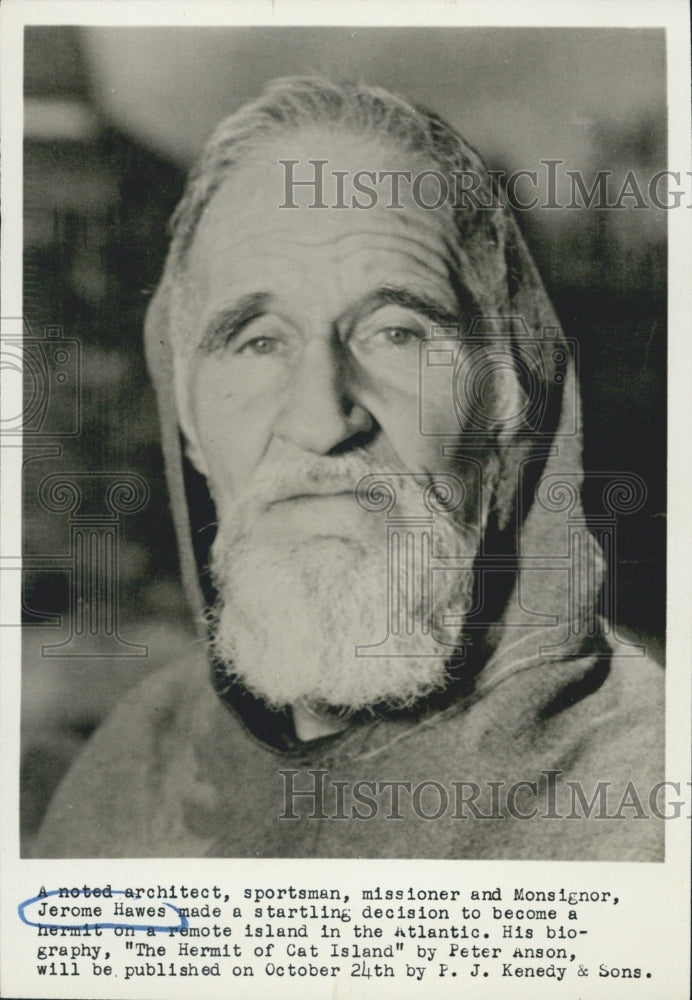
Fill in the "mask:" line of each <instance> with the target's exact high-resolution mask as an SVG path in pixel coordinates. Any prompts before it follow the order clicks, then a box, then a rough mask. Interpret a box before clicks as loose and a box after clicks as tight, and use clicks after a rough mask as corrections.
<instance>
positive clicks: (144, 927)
mask: <svg viewBox="0 0 692 1000" xmlns="http://www.w3.org/2000/svg"><path fill="white" fill-rule="evenodd" d="M111 893H112V894H113V895H114V896H125V895H127V894H126V891H125V889H111ZM59 895H60V890H59V889H51V891H50V892H42V893H41V894H40V895H39V896H32V897H31V899H25V900H24V902H23V903H20V904H19V906H18V907H17V912H18V913H19V919H20V920H22V921H23V922H24V923H25V924H28V925H29V927H53V928H56V929H58V930H70V929H72V928H76V927H84V926H85V923H86V922H85V921H84V920H82V919H79V920H77V922H76V923H69V924H46V923H43V921H34V920H29V919H28V917H27V916H26V914H25V912H24V911H25V910H26V908H27V907H28V906H31V905H32V904H33V903H42V902H43V901H44V900H46V899H48V897H49V896H59ZM79 895H82V890H81V889H80V891H79ZM63 898H64V897H63ZM75 898H76V896H75V894H73V893H70V899H75ZM90 898H92V897H90ZM93 898H96V899H98V900H99V903H98V905H101V900H102V899H108V898H110V897H108V896H106V897H103V896H97V897H93ZM128 899H129V900H130V901H131V902H132V904H133V905H136V899H135V898H133V897H132V896H129V897H128ZM65 905H68V904H67V903H66V904H65ZM157 905H158V906H167V907H168V909H170V910H173V912H174V913H175V915H176V917H177V918H178V920H179V921H180V923H178V924H177V926H171V925H170V924H165V925H163V924H151V923H147V924H131V923H129V922H128V921H124V922H120V923H102V922H101V921H100V920H96V921H89V922H88V923H87V926H89V924H90V925H91V926H92V927H98V928H101V929H108V928H112V929H115V928H124V927H126V928H129V930H132V931H148V930H153V931H156V932H157V933H158V932H164V933H166V934H170V933H172V932H173V931H181V930H186V929H187V928H188V927H189V923H188V919H187V917H186V916H185V915H184V914H183V913H181V912H180V910H179V909H178V907H177V906H173V904H172V903H166V902H165V901H164V900H157Z"/></svg>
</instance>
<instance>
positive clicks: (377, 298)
mask: <svg viewBox="0 0 692 1000" xmlns="http://www.w3.org/2000/svg"><path fill="white" fill-rule="evenodd" d="M388 305H393V306H400V307H401V308H402V309H409V310H411V311H412V312H417V313H420V315H421V316H425V317H426V319H429V320H430V322H431V323H434V324H435V325H436V326H452V327H455V328H456V327H458V326H459V320H460V315H459V312H458V311H456V310H452V309H450V308H449V307H448V306H446V305H444V304H442V303H441V302H439V301H438V300H437V299H434V298H431V297H430V296H427V295H423V294H421V293H419V292H413V291H412V290H411V289H410V288H403V287H400V286H398V285H382V286H381V287H380V288H376V289H375V290H374V291H372V292H369V293H368V294H367V295H366V296H365V297H364V298H362V299H361V300H360V301H359V302H358V303H356V305H355V306H354V307H352V308H351V309H348V310H347V311H346V313H344V314H343V315H342V317H341V319H340V324H339V325H340V326H343V328H344V329H345V331H346V333H347V335H348V333H350V332H351V331H352V330H353V329H354V328H355V327H356V326H357V325H358V323H359V322H360V321H361V320H363V319H364V318H365V317H366V316H369V315H370V314H371V313H373V312H375V311H376V310H377V309H381V308H382V306H388Z"/></svg>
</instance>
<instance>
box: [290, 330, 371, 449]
mask: <svg viewBox="0 0 692 1000" xmlns="http://www.w3.org/2000/svg"><path fill="white" fill-rule="evenodd" d="M373 426H374V420H373V418H372V416H371V415H370V413H369V412H368V410H367V409H366V408H365V407H364V406H363V405H362V404H361V403H360V402H359V401H358V399H357V398H356V391H355V386H354V377H353V372H352V365H351V363H350V359H349V358H348V356H347V351H346V349H345V348H344V346H343V344H342V343H341V342H340V341H339V339H338V338H337V337H336V336H334V337H333V338H320V339H315V340H311V341H309V342H308V343H307V344H306V345H305V348H304V350H303V353H302V356H301V358H300V361H299V362H298V363H297V365H296V367H295V369H294V371H293V373H292V375H291V381H290V384H289V386H288V388H287V398H286V403H285V405H284V406H283V407H282V408H281V410H280V413H279V416H278V418H277V424H276V427H275V433H276V435H277V436H278V437H281V438H284V439H285V440H286V441H290V442H291V443H292V444H295V445H297V446H298V447H299V448H302V449H303V450H304V451H312V452H316V453H318V454H321V455H327V454H329V452H330V451H334V450H338V449H340V448H343V447H346V446H348V444H349V442H351V440H352V439H354V440H353V445H354V446H355V443H356V440H358V439H359V438H360V436H362V435H363V434H368V433H370V432H371V431H372V429H373Z"/></svg>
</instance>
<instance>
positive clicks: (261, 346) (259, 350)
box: [236, 337, 280, 355]
mask: <svg viewBox="0 0 692 1000" xmlns="http://www.w3.org/2000/svg"><path fill="white" fill-rule="evenodd" d="M279 346H280V343H279V341H278V340H277V339H276V338H275V337H253V338H252V340H246V341H245V343H244V344H241V345H240V347H239V348H238V350H237V351H236V354H260V355H262V354H274V353H275V352H276V351H277V350H278V349H279Z"/></svg>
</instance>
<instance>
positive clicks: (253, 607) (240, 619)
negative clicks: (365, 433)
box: [210, 453, 477, 714]
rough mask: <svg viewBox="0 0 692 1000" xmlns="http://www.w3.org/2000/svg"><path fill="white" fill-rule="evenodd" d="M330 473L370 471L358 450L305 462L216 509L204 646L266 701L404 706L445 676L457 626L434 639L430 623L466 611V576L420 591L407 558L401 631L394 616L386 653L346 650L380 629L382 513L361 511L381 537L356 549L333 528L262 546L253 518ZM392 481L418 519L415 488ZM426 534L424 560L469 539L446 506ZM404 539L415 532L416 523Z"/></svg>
mask: <svg viewBox="0 0 692 1000" xmlns="http://www.w3.org/2000/svg"><path fill="white" fill-rule="evenodd" d="M318 463H319V466H318ZM337 468H338V469H339V470H340V471H339V473H338V475H337V476H336V478H337V479H338V483H339V484H340V485H341V484H343V483H344V482H345V477H348V481H349V483H350V484H351V486H352V487H353V488H355V485H356V484H357V482H358V481H359V479H360V478H361V477H362V476H363V475H365V474H368V473H371V472H372V471H373V466H371V465H370V463H369V461H368V459H367V458H366V457H365V456H364V454H363V453H358V454H356V455H349V456H342V457H339V458H336V457H331V458H329V459H327V460H324V459H321V460H320V459H314V458H313V459H311V460H309V468H307V467H306V468H304V469H303V470H300V469H298V468H296V463H295V461H292V463H291V466H290V469H287V472H286V473H285V475H282V474H279V475H278V476H277V475H276V474H274V475H273V476H272V477H271V479H267V480H264V481H262V480H260V479H258V480H257V481H256V482H255V484H254V485H253V488H252V490H251V491H248V492H247V493H246V495H245V496H244V497H243V499H242V500H241V501H239V502H238V503H237V504H235V505H234V507H233V508H232V509H231V510H230V511H228V512H227V513H226V516H225V518H223V519H222V523H221V524H220V527H219V532H218V535H217V538H216V540H215V542H214V545H213V547H212V575H213V579H214V582H215V585H216V588H217V591H218V593H219V598H218V601H217V603H216V606H215V607H214V609H213V610H212V611H211V613H210V618H211V633H212V648H213V651H214V654H215V656H216V658H217V660H218V661H219V662H221V663H222V664H224V665H225V666H226V669H227V671H228V674H229V678H231V677H233V678H238V679H239V680H240V681H242V683H243V684H244V685H245V687H246V688H248V690H250V691H251V692H252V693H253V694H255V695H257V696H259V697H261V698H262V699H263V700H264V701H265V702H266V703H267V704H269V705H270V706H273V707H279V706H285V705H292V704H296V703H298V702H303V703H306V704H308V705H312V706H314V707H326V706H332V707H335V708H338V709H339V710H340V711H341V712H343V713H345V714H352V713H354V712H357V711H362V710H366V709H368V708H370V707H372V706H375V705H380V706H381V705H386V706H389V707H391V708H403V707H406V706H410V705H412V704H414V703H415V702H416V701H418V700H419V699H420V698H422V697H424V696H425V695H428V694H430V693H432V692H433V691H435V690H440V689H442V688H444V687H445V685H446V683H447V681H448V679H449V677H448V668H447V665H448V661H449V659H450V656H451V655H452V653H453V650H454V643H455V642H456V641H457V640H458V637H459V633H460V629H457V630H456V631H454V632H451V631H450V630H449V629H446V630H445V634H443V633H442V630H441V629H440V628H439V623H440V622H441V621H442V619H443V616H445V615H447V614H454V615H455V616H457V620H458V616H461V617H462V618H463V616H464V615H465V614H466V613H467V611H468V609H469V606H470V601H471V587H472V574H471V572H470V570H464V571H459V572H457V573H453V572H444V573H439V574H435V576H436V581H435V588H434V592H433V594H432V595H430V594H428V593H424V587H423V582H422V580H421V568H420V560H418V559H416V563H415V569H414V570H412V572H411V573H410V574H409V581H410V580H413V581H414V587H415V593H414V595H413V596H412V597H411V598H410V599H409V602H408V607H409V610H410V619H409V623H408V624H409V627H408V628H407V627H406V619H405V618H403V617H402V626H403V627H401V628H400V629H399V632H398V634H395V633H394V632H392V634H390V636H389V639H388V643H387V650H386V652H387V655H386V656H382V655H374V656H373V655H363V653H364V652H366V653H374V654H381V650H380V649H377V648H373V649H370V650H366V651H363V650H360V651H359V652H360V655H357V654H356V647H363V646H365V647H367V646H371V647H372V646H375V644H377V643H380V642H381V641H382V640H383V639H384V637H385V636H386V635H387V632H388V631H389V629H388V622H387V607H388V602H387V590H388V585H387V545H386V537H387V536H386V527H385V520H384V515H383V514H381V513H378V514H372V513H371V514H369V515H368V516H369V517H371V518H376V519H379V524H380V526H381V535H380V538H381V544H378V543H376V544H372V543H369V544H368V545H366V544H365V543H364V542H363V541H362V540H360V539H358V538H356V537H352V538H351V537H344V533H343V532H342V531H340V532H339V536H337V535H324V534H322V535H315V536H314V537H308V538H307V539H306V540H302V541H301V542H300V544H296V543H290V541H288V540H287V542H286V543H285V544H276V543H273V544H269V543H267V542H266V540H263V538H262V533H261V527H260V526H259V524H258V523H257V517H258V513H259V511H260V510H261V508H262V505H263V504H265V505H266V504H267V502H268V501H269V502H270V501H271V500H272V499H274V498H275V497H277V496H284V495H286V494H290V493H291V492H295V493H299V492H301V489H302V491H303V492H305V489H304V485H305V483H307V482H321V483H322V482H325V481H326V482H328V483H332V482H333V481H334V480H335V474H334V471H333V470H335V469H337ZM382 478H383V479H386V474H385V475H383V477H382ZM291 484H295V486H292V485H291ZM396 488H397V494H398V504H397V510H398V511H405V512H406V511H408V512H410V513H411V514H412V515H414V516H415V515H416V514H418V515H420V512H421V499H420V498H421V493H422V487H421V485H420V483H416V482H414V481H412V479H410V478H404V479H401V480H398V481H397V487H396ZM354 503H355V500H354ZM409 530H411V529H409ZM433 533H434V543H433V550H434V555H435V556H449V557H454V556H459V555H462V556H467V557H468V556H474V555H475V554H476V552H475V548H476V544H477V543H475V542H472V541H471V540H470V539H471V538H473V537H475V533H474V532H468V531H466V530H464V529H463V528H461V527H460V526H458V525H456V524H455V523H454V522H453V520H452V518H451V516H450V515H449V514H448V513H444V514H436V515H435V519H434V528H433ZM416 535H417V536H418V538H420V529H417V530H414V537H415V536H416ZM287 536H288V532H287ZM369 537H370V536H369ZM374 537H375V539H377V534H376V533H375V535H374ZM417 551H418V552H420V544H418V545H417ZM402 561H403V559H402ZM395 577H396V574H395ZM438 577H440V578H442V579H441V582H440V581H438V579H437V578H438ZM426 587H427V585H426ZM395 599H396V595H395ZM401 599H402V601H403V600H404V598H403V597H402V598H401Z"/></svg>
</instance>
